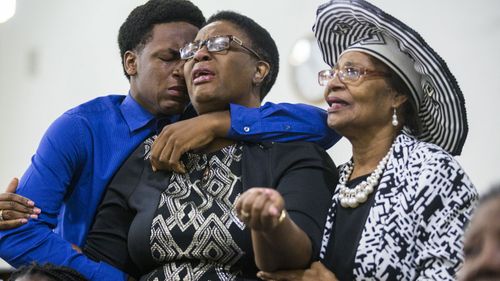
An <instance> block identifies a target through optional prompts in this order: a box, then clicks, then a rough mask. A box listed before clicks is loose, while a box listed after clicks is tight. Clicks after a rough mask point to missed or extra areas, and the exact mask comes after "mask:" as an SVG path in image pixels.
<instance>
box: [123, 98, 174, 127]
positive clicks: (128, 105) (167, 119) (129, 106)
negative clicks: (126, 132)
mask: <svg viewBox="0 0 500 281" xmlns="http://www.w3.org/2000/svg"><path fill="white" fill-rule="evenodd" d="M120 110H121V112H122V115H123V117H124V118H125V122H127V125H128V127H129V129H130V131H131V132H134V131H136V130H139V129H141V128H143V127H145V126H150V127H151V129H152V130H156V133H159V132H160V131H161V129H162V128H163V126H165V125H168V124H171V123H174V122H177V121H178V120H179V118H180V115H171V116H161V117H158V118H155V116H154V115H153V114H151V113H150V112H149V111H147V110H146V109H145V108H144V107H142V106H141V105H140V104H139V103H138V102H137V101H136V100H135V99H134V98H133V97H132V95H131V94H130V92H129V94H128V95H127V96H126V97H125V99H124V100H123V102H122V104H121V106H120Z"/></svg>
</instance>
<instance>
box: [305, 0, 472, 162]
mask: <svg viewBox="0 0 500 281" xmlns="http://www.w3.org/2000/svg"><path fill="white" fill-rule="evenodd" d="M313 30H314V32H315V36H316V38H317V40H318V44H319V48H320V50H321V52H322V54H323V59H324V60H325V62H326V63H327V64H329V65H330V66H331V67H333V66H334V65H335V64H336V62H337V60H338V58H339V56H340V54H341V53H343V52H344V51H345V50H346V49H347V48H349V47H351V46H353V45H355V44H357V43H359V42H360V41H362V40H365V39H366V38H372V37H373V35H374V34H377V33H381V34H384V35H385V36H389V37H390V38H393V39H394V40H396V41H397V43H398V46H399V49H400V50H401V51H402V52H404V53H406V54H407V55H409V56H410V57H411V59H413V61H414V64H413V66H414V70H415V71H416V72H418V74H420V75H419V76H420V83H419V85H416V86H417V87H420V88H419V89H418V91H412V98H413V100H414V102H415V104H416V105H417V109H418V118H419V119H420V123H421V125H422V131H421V133H420V134H419V135H417V136H415V137H417V138H418V139H420V140H422V141H427V142H431V143H434V144H437V145H439V146H440V147H442V148H443V149H445V150H447V151H448V152H449V153H451V154H452V155H460V153H461V152H462V148H463V145H464V143H465V140H466V138H467V133H468V124H467V113H466V110H465V101H464V97H463V94H462V91H461V90H460V87H459V86H458V84H457V81H456V79H455V77H454V76H453V74H452V73H451V72H450V70H449V69H448V66H447V65H446V63H445V62H444V60H443V59H442V58H441V57H440V56H439V55H438V54H437V53H436V52H435V51H434V50H433V49H432V48H431V47H430V46H429V45H428V44H427V43H426V42H425V41H424V39H423V38H422V37H421V36H420V35H419V34H418V33H417V32H415V31H414V30H413V29H412V28H410V27H408V26H407V25H406V24H404V23H402V22H401V21H399V20H398V19H396V18H394V17H392V16H391V15H389V14H387V13H385V12H384V11H382V10H381V9H379V8H378V7H376V6H374V5H372V4H370V3H368V2H366V1H364V0H331V1H329V2H327V3H325V4H323V5H321V6H320V7H319V8H318V11H317V17H316V22H315V24H314V27H313Z"/></svg>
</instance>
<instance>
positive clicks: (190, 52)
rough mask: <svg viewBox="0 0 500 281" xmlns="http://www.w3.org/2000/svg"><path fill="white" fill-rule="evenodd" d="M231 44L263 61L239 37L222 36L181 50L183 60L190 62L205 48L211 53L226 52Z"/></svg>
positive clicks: (188, 45)
mask: <svg viewBox="0 0 500 281" xmlns="http://www.w3.org/2000/svg"><path fill="white" fill-rule="evenodd" d="M231 42H235V43H236V44H238V45H239V46H240V47H242V48H243V49H245V50H247V51H248V52H250V53H251V54H253V55H254V56H256V57H257V58H258V59H259V60H261V59H262V58H261V57H260V56H259V54H257V52H255V51H254V50H252V49H250V48H248V47H246V46H245V45H243V42H242V41H241V40H240V39H239V38H238V37H236V36H233V35H220V36H214V37H210V38H208V39H205V40H201V41H194V42H191V43H189V44H187V45H186V46H184V47H182V48H181V49H180V53H181V59H183V60H188V59H190V58H192V57H194V55H195V54H196V52H198V51H199V50H200V49H201V48H203V46H207V50H208V51H209V52H221V51H224V50H228V49H229V47H230V44H231Z"/></svg>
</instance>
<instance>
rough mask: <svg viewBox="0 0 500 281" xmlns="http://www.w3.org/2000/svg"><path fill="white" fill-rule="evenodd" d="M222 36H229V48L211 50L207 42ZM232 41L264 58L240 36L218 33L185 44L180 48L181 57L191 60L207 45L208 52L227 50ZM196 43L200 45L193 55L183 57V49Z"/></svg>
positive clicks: (260, 58)
mask: <svg viewBox="0 0 500 281" xmlns="http://www.w3.org/2000/svg"><path fill="white" fill-rule="evenodd" d="M220 37H226V38H229V44H228V47H227V48H225V49H222V50H217V51H210V49H209V48H208V44H207V43H208V42H209V41H210V40H214V39H215V38H220ZM231 42H235V43H236V44H238V46H240V47H242V48H243V49H244V50H246V51H248V52H249V53H251V54H253V55H254V56H255V57H257V58H258V59H259V60H263V59H262V57H261V56H260V55H259V54H258V53H257V52H256V51H254V50H252V49H251V48H249V47H247V46H245V45H243V41H241V39H239V38H238V37H236V36H234V35H216V36H212V37H210V38H207V39H205V40H197V41H193V42H191V43H188V44H186V45H184V47H182V48H180V49H179V54H180V57H181V59H182V60H189V59H191V58H193V57H194V56H195V55H196V53H197V52H198V51H199V50H201V49H202V48H203V46H207V50H208V52H210V53H217V52H222V51H225V50H229V48H230V45H231ZM195 43H197V44H199V45H198V49H197V50H196V51H195V52H193V55H192V56H190V57H187V58H183V56H182V50H183V49H184V48H186V47H187V46H188V45H189V44H195Z"/></svg>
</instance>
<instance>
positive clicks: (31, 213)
mask: <svg viewBox="0 0 500 281" xmlns="http://www.w3.org/2000/svg"><path fill="white" fill-rule="evenodd" d="M18 184H19V180H18V179H17V178H14V179H12V181H11V182H10V184H9V186H8V187H7V189H6V190H5V193H1V194H0V230H4V229H12V228H16V227H19V226H21V225H23V224H25V223H27V222H28V219H30V218H32V219H36V218H38V214H40V209H38V208H36V207H35V203H34V202H33V201H31V200H29V199H28V198H25V197H22V196H20V195H17V194H15V193H14V192H16V189H17V185H18Z"/></svg>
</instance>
